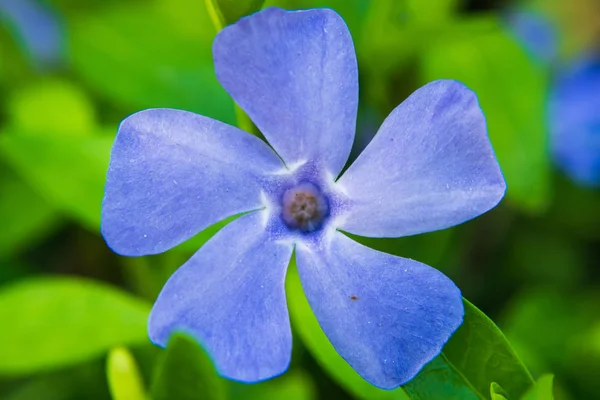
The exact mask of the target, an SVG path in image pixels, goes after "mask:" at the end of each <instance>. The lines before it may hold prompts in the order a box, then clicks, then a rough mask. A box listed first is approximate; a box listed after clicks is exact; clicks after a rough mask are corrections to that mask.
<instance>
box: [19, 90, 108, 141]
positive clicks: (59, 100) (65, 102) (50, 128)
mask: <svg viewBox="0 0 600 400" xmlns="http://www.w3.org/2000/svg"><path fill="white" fill-rule="evenodd" d="M8 109H9V116H10V118H11V120H10V121H9V123H10V125H11V127H12V128H14V129H15V130H19V131H22V132H29V133H36V134H40V135H53V136H86V135H91V134H92V133H93V131H94V129H95V126H96V115H95V110H94V106H93V105H92V102H91V100H90V99H89V98H88V97H87V96H86V94H85V93H84V92H83V91H82V90H81V89H80V88H79V87H77V86H75V85H74V84H72V83H70V82H68V81H66V80H60V79H46V80H41V81H34V82H33V83H31V84H30V85H28V86H26V87H24V88H21V89H20V90H19V91H17V92H16V93H15V95H14V96H13V97H12V98H10V100H9V104H8Z"/></svg>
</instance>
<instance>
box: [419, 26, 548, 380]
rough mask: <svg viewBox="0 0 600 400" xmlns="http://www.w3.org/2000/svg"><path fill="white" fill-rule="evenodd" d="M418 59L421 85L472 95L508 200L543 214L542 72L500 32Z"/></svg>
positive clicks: (453, 40) (457, 41) (443, 44)
mask: <svg viewBox="0 0 600 400" xmlns="http://www.w3.org/2000/svg"><path fill="white" fill-rule="evenodd" d="M498 25H499V24H498ZM422 54H423V58H422V60H423V79H424V81H432V80H435V79H456V80H459V81H461V82H463V83H464V84H466V85H467V86H468V87H469V88H470V89H472V90H473V91H474V92H475V93H476V94H477V96H478V98H479V102H480V105H481V107H482V109H483V111H484V113H485V115H486V119H487V124H488V131H489V135H490V139H491V141H492V144H493V146H494V150H495V152H496V155H497V157H498V160H499V162H500V165H501V167H502V171H503V173H504V176H505V178H506V181H507V184H508V191H507V196H508V198H509V199H510V200H512V201H513V202H514V203H515V204H516V205H518V206H520V207H521V208H522V209H524V210H527V211H538V212H539V211H542V210H544V208H545V207H546V206H547V203H548V199H549V176H550V168H549V156H548V151H547V144H546V140H547V135H546V127H545V123H544V121H545V103H546V97H547V90H548V82H549V78H548V73H547V71H545V70H543V69H541V67H540V66H538V65H537V64H536V63H535V62H534V61H533V60H531V59H530V58H529V57H528V55H527V53H526V51H525V50H524V49H523V48H522V46H520V44H519V43H518V42H517V41H516V39H515V38H513V37H512V36H511V35H510V34H508V33H506V32H504V31H503V30H501V29H500V28H497V29H495V30H492V31H489V32H485V33H482V34H480V35H472V36H469V37H456V36H452V37H450V38H448V39H447V40H444V39H441V40H440V41H439V43H437V44H435V45H433V44H432V45H430V46H428V47H427V48H426V49H425V50H424V51H423V52H422ZM486 390H487V389H486Z"/></svg>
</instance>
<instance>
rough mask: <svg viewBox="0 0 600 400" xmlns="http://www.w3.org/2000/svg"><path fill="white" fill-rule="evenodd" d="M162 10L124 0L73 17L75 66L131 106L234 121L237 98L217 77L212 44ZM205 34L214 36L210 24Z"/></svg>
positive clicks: (134, 108)
mask: <svg viewBox="0 0 600 400" xmlns="http://www.w3.org/2000/svg"><path fill="white" fill-rule="evenodd" d="M158 10H159V9H158V8H153V7H148V6H144V7H141V6H139V7H135V5H134V4H131V5H124V4H121V5H120V6H119V7H114V8H112V9H107V10H105V11H103V12H101V13H96V14H94V15H90V16H88V17H87V18H82V19H81V20H77V21H75V23H74V24H73V26H72V28H71V29H70V33H71V34H70V38H69V40H70V47H71V56H72V63H73V65H74V68H76V70H77V71H78V72H79V73H80V74H81V75H82V76H83V77H84V78H85V79H87V80H88V81H89V83H90V84H92V85H94V87H95V88H96V89H97V90H99V91H101V92H102V93H103V94H104V95H106V96H108V97H110V99H112V100H114V101H117V102H119V104H122V105H124V106H128V107H129V108H130V110H131V111H136V110H138V109H140V108H157V107H170V108H177V109H182V110H187V111H193V112H197V113H199V114H203V115H206V116H209V117H212V118H216V119H219V120H221V121H224V122H227V123H233V122H234V121H235V116H234V108H233V101H232V100H231V98H230V97H229V95H228V94H227V93H226V92H225V90H224V89H223V88H222V87H221V86H220V85H219V83H218V81H217V78H216V76H215V73H214V68H213V62H212V50H211V47H210V45H209V43H207V40H206V39H202V38H197V37H195V36H185V35H183V34H180V33H179V31H178V30H176V29H173V28H172V27H171V25H170V24H169V19H165V18H163V17H162V15H161V14H160V13H159V12H158ZM206 35H207V36H208V37H209V38H211V39H212V37H213V36H214V29H213V27H212V26H210V25H209V26H208V27H206Z"/></svg>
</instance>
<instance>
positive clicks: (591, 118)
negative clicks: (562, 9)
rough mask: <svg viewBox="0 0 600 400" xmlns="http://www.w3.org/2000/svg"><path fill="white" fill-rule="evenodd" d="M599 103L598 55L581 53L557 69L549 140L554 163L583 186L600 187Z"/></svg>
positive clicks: (550, 110)
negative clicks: (582, 54) (581, 54)
mask: <svg viewBox="0 0 600 400" xmlns="http://www.w3.org/2000/svg"><path fill="white" fill-rule="evenodd" d="M599 105H600V57H599V56H596V55H584V56H581V57H579V58H577V59H575V60H573V61H571V62H570V63H569V64H567V65H564V66H563V68H561V69H558V70H557V71H556V79H555V81H554V85H553V87H552V90H551V92H550V98H549V113H548V116H549V120H550V121H549V122H550V144H551V147H552V152H553V155H554V159H555V162H556V164H557V166H558V167H559V168H560V169H561V170H562V171H564V172H565V173H566V174H567V175H568V176H569V177H570V178H571V179H573V180H574V181H575V182H577V183H579V184H580V185H582V186H588V187H600V113H599V112H598V110H599V109H600V107H599Z"/></svg>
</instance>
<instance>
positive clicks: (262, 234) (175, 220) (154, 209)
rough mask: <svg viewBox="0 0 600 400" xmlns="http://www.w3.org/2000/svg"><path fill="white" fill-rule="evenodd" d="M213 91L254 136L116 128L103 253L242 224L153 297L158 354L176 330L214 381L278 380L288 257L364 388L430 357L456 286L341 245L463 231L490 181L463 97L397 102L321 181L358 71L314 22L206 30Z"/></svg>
mask: <svg viewBox="0 0 600 400" xmlns="http://www.w3.org/2000/svg"><path fill="white" fill-rule="evenodd" d="M213 53H214V61H215V68H216V73H217V77H218V79H219V81H220V82H221V84H222V85H223V87H224V88H225V89H226V90H227V91H228V92H229V93H230V94H231V95H232V96H233V98H234V99H235V101H236V102H237V103H238V104H239V105H240V106H241V107H242V108H243V109H244V110H245V111H246V113H247V114H248V115H249V116H250V118H251V119H252V120H253V121H254V123H255V124H256V125H257V126H258V128H260V130H261V131H262V132H263V133H264V135H265V137H266V138H267V140H268V141H269V144H270V145H271V146H272V149H271V148H270V147H269V146H268V145H267V144H266V143H264V142H263V141H262V140H260V139H258V138H257V137H254V136H252V135H250V134H248V133H246V132H243V131H241V130H239V129H236V128H234V127H232V126H228V125H225V124H223V123H221V122H218V121H215V120H212V119H210V118H206V117H203V116H200V115H196V114H192V113H189V112H185V111H177V110H171V109H152V110H146V111H142V112H139V113H137V114H134V115H132V116H130V117H128V118H127V119H125V120H124V121H123V123H122V124H121V126H120V128H119V132H118V135H117V138H116V141H115V144H114V147H113V150H112V157H111V162H110V167H109V171H108V178H107V185H106V197H105V199H104V203H103V214H102V218H103V219H102V232H103V235H104V237H105V239H106V241H107V243H108V244H109V245H110V246H111V247H112V248H113V249H114V250H115V251H116V252H118V253H120V254H123V255H129V256H140V255H147V254H156V253H160V252H163V251H165V250H168V249H170V248H172V247H173V246H175V245H177V244H179V243H181V242H183V241H185V240H187V239H189V238H190V237H192V236H193V235H195V234H196V233H198V232H200V231H201V230H203V229H204V228H206V227H207V226H209V225H211V224H214V223H216V222H218V221H221V220H223V219H225V218H227V217H229V216H232V215H236V214H240V213H245V214H244V215H242V216H241V217H239V218H237V219H235V220H234V221H233V222H231V223H229V224H228V225H226V226H225V227H224V228H223V229H222V230H220V231H219V232H218V233H217V234H216V235H215V236H214V237H213V238H212V239H210V240H209V241H208V242H207V243H206V244H205V245H204V246H203V247H202V248H201V249H200V250H199V251H198V252H197V253H196V254H195V255H194V256H192V258H191V259H190V260H188V261H187V262H186V263H185V264H184V265H183V266H182V267H180V268H179V270H178V271H177V272H175V273H174V274H173V276H172V277H171V278H170V279H169V281H168V282H167V283H166V285H165V287H164V288H163V290H162V292H161V293H160V295H159V296H158V299H157V300H156V303H155V305H154V308H153V310H152V313H151V315H150V320H149V334H150V338H151V339H152V341H153V342H154V343H156V344H158V345H161V346H164V345H166V343H167V341H168V338H169V335H170V334H171V333H172V332H174V331H183V332H186V333H188V334H190V335H192V336H193V337H195V338H197V340H199V342H201V343H202V344H203V345H204V346H205V347H206V348H207V350H208V352H209V353H210V354H211V356H212V358H213V359H214V362H215V364H216V367H217V369H218V371H219V372H220V373H221V374H222V375H223V376H225V377H228V378H231V379H236V380H240V381H245V382H254V381H259V380H263V379H268V378H271V377H273V376H276V375H278V374H281V373H283V372H284V371H285V370H286V369H287V367H288V365H289V362H290V356H291V347H292V335H291V329H290V322H289V317H288V311H287V307H286V298H285V292H284V280H285V274H286V269H287V266H288V264H289V262H290V258H291V257H292V253H294V252H295V256H296V262H297V265H298V271H299V275H300V279H301V281H302V285H303V288H304V292H305V294H306V296H307V299H308V301H309V303H310V305H311V307H312V310H313V311H314V313H315V315H316V317H317V319H318V320H319V323H320V325H321V327H322V328H323V331H324V332H325V334H326V335H327V336H328V338H329V340H330V341H331V343H332V344H333V346H334V347H335V348H336V350H337V351H338V352H339V353H340V355H341V356H342V357H343V358H344V359H345V360H346V361H347V362H348V363H349V364H350V365H351V366H352V367H353V368H354V369H355V370H356V371H357V372H358V373H359V374H360V375H361V376H363V377H364V378H365V379H366V380H368V381H369V382H371V383H373V384H374V385H377V386H379V387H382V388H386V389H390V388H394V387H397V386H398V385H401V384H403V383H405V382H407V381H408V380H410V379H411V378H413V377H414V376H415V375H416V374H417V372H418V371H419V370H420V369H421V368H422V367H423V365H424V364H425V363H427V362H429V361H430V360H431V359H433V358H434V357H435V356H436V355H438V354H439V353H440V351H441V348H442V346H443V345H444V343H445V342H446V341H447V340H448V338H449V337H450V335H451V334H452V333H453V332H454V331H455V330H456V329H457V328H458V326H459V325H460V324H461V322H462V318H463V305H462V299H461V293H460V291H459V289H458V288H457V287H456V286H455V285H454V284H453V283H452V281H451V280H450V279H448V278H447V277H446V276H444V275H443V274H442V273H440V272H439V271H437V270H435V269H433V268H431V267H429V266H427V265H424V264H421V263H419V262H417V261H413V260H410V259H405V258H401V257H397V256H392V255H389V254H385V253H381V252H378V251H375V250H372V249H370V248H368V247H365V246H363V245H361V244H359V243H357V242H355V241H354V240H352V239H350V238H349V237H348V236H346V235H344V234H343V233H342V231H345V232H349V233H352V234H356V235H363V236H371V237H399V236H406V235H414V234H418V233H422V232H429V231H433V230H437V229H444V228H448V227H450V226H453V225H456V224H459V223H462V222H464V221H466V220H469V219H471V218H474V217H476V216H478V215H480V214H481V213H483V212H486V211H487V210H489V209H490V208H492V207H494V206H495V205H496V204H497V203H498V201H499V200H500V199H501V198H502V196H503V194H504V191H505V182H504V179H503V177H502V174H501V172H500V168H499V166H498V164H497V162H496V159H495V157H494V154H493V151H492V148H491V145H490V142H489V139H488V137H487V133H486V126H485V119H484V116H483V114H482V112H481V110H480V108H479V106H478V103H477V99H476V97H475V95H474V94H473V92H471V91H470V90H468V89H467V88H466V87H465V86H463V85H462V84H460V83H457V82H454V81H436V82H433V83H430V84H428V85H426V86H424V87H422V88H421V89H419V90H417V91H416V92H415V93H413V94H412V95H411V96H410V97H409V98H408V99H407V100H406V101H404V102H403V103H402V104H401V105H400V106H398V107H397V108H396V109H395V110H394V111H393V112H392V113H391V114H390V115H389V116H388V118H387V119H386V120H385V122H384V123H383V125H382V126H381V128H380V129H379V132H378V133H377V135H376V136H375V138H374V139H373V140H372V142H371V143H370V144H369V145H368V147H367V148H366V149H365V150H364V151H363V153H362V154H361V155H360V156H359V157H358V159H357V160H356V161H355V162H354V163H353V164H352V165H351V166H350V167H349V169H348V170H347V171H346V172H345V173H344V174H343V175H342V176H341V177H339V178H337V177H338V175H339V174H340V171H341V170H342V168H343V167H344V164H345V163H346V161H347V158H348V155H349V153H350V148H351V146H352V142H353V139H354V129H355V124H356V113H357V106H358V73H357V62H356V55H355V52H354V48H353V44H352V39H351V37H350V33H349V32H348V29H347V27H346V25H345V23H344V22H343V20H342V19H341V18H340V17H339V16H338V15H337V14H336V13H335V12H333V11H331V10H327V9H319V10H309V11H296V12H287V11H284V10H281V9H277V8H269V9H266V10H263V11H261V12H259V13H257V14H254V15H252V16H250V17H247V18H244V19H242V20H240V21H239V22H238V23H236V24H235V25H232V26H229V27H227V28H225V29H224V30H223V31H221V32H220V33H219V34H218V35H217V37H216V39H215V42H214V46H213Z"/></svg>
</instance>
